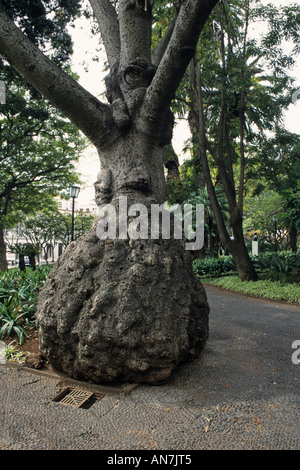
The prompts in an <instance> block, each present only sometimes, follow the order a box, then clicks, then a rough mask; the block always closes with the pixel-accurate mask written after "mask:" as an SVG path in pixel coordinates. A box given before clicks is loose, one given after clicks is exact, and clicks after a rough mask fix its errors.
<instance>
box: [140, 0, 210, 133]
mask: <svg viewBox="0 0 300 470" xmlns="http://www.w3.org/2000/svg"><path fill="white" fill-rule="evenodd" d="M217 3H218V0H186V2H185V3H184V4H183V5H182V7H181V9H180V11H179V14H178V18H177V20H176V24H175V27H174V31H173V34H172V37H171V39H170V41H169V43H168V47H167V49H166V51H165V53H164V56H163V58H162V59H161V61H160V64H159V66H158V69H157V71H156V74H155V76H154V78H153V80H152V82H151V85H150V86H149V87H148V89H147V93H146V97H145V100H144V105H143V107H142V110H141V118H142V121H143V122H142V127H144V128H145V131H147V130H148V129H147V128H149V127H150V129H151V127H153V123H155V121H157V120H158V118H159V117H160V115H161V113H162V111H163V109H164V108H165V107H166V106H168V105H169V104H170V103H171V101H172V99H173V98H174V95H175V92H176V89H177V88H178V86H179V84H180V82H181V80H182V77H183V75H184V73H185V70H186V68H187V66H188V64H189V62H190V60H191V58H192V57H193V55H194V53H195V50H196V46H197V42H198V39H199V36H200V33H201V31H202V29H203V27H204V24H205V22H206V20H207V18H208V16H209V15H210V13H211V11H212V9H213V8H214V6H215V5H216V4H217ZM151 124H152V125H151ZM150 129H149V131H150Z"/></svg>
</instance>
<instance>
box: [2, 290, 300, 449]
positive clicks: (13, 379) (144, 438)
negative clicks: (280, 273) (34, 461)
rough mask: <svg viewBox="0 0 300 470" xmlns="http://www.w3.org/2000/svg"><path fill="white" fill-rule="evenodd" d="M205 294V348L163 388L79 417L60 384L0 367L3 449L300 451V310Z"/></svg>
mask: <svg viewBox="0 0 300 470" xmlns="http://www.w3.org/2000/svg"><path fill="white" fill-rule="evenodd" d="M206 290H207V294H208V298H209V302H210V306H211V314H210V338H209V341H208V344H207V346H206V348H205V350H204V352H203V353H202V355H201V357H199V358H198V359H197V360H195V361H194V362H191V363H188V364H185V365H183V366H182V367H180V368H179V369H178V370H177V371H176V373H174V375H173V377H172V379H171V380H170V382H169V383H168V384H166V385H163V386H146V385H139V386H137V387H136V388H134V389H133V390H131V392H130V393H129V394H124V393H110V392H107V393H105V395H104V397H103V398H102V399H99V400H96V401H95V402H94V403H93V404H92V406H90V407H87V408H78V409H76V408H71V407H67V406H64V405H62V404H60V403H56V402H54V401H53V398H54V397H55V396H56V395H57V393H58V388H57V380H55V379H52V378H46V377H43V376H39V375H35V374H32V373H28V372H24V371H22V370H21V371H20V370H16V369H10V368H8V367H7V366H5V365H1V366H0V386H1V389H0V403H1V407H0V430H1V432H0V449H2V450H12V449H20V450H22V449H33V450H50V449H53V450H92V449H102V450H141V449H142V450H152V451H153V450H155V451H159V450H174V451H176V450H181V451H185V450H202V449H207V450H213V449H216V450H222V449H227V450H239V449H245V450H255V449H268V450H299V449H300V431H299V423H300V420H299V418H300V406H299V405H300V399H299V389H300V388H299V386H300V380H299V379H300V364H294V363H293V362H292V354H293V352H295V350H293V349H292V343H293V342H294V341H295V340H300V328H299V326H300V307H298V306H290V305H287V304H284V303H277V302H268V301H267V302H266V301H262V300H256V299H253V298H252V299H250V298H248V297H245V296H242V295H236V294H232V293H228V292H225V291H221V290H220V289H218V288H213V287H208V286H206ZM299 356H300V354H299ZM299 356H298V357H299Z"/></svg>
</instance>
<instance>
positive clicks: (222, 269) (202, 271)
mask: <svg viewBox="0 0 300 470" xmlns="http://www.w3.org/2000/svg"><path fill="white" fill-rule="evenodd" d="M193 268H194V271H195V273H196V274H197V275H198V276H211V277H217V276H221V275H222V274H224V273H229V272H235V271H236V266H235V262H234V260H233V258H232V256H221V257H220V258H204V259H197V260H195V261H194V263H193Z"/></svg>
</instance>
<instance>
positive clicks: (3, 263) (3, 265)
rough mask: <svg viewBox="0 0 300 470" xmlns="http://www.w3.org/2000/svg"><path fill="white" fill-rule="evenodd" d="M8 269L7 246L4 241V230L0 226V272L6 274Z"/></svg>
mask: <svg viewBox="0 0 300 470" xmlns="http://www.w3.org/2000/svg"><path fill="white" fill-rule="evenodd" d="M7 268H8V266H7V259H6V244H5V241H4V234H3V228H2V226H1V224H0V271H2V272H4V271H6V270H7Z"/></svg>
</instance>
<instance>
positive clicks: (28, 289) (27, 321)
mask: <svg viewBox="0 0 300 470" xmlns="http://www.w3.org/2000/svg"><path fill="white" fill-rule="evenodd" d="M51 269H52V266H50V265H48V266H38V267H37V268H36V270H33V269H31V268H27V269H26V271H21V270H20V269H10V270H8V271H6V272H5V273H2V274H1V275H0V339H1V338H3V337H4V336H6V337H9V336H11V335H12V334H13V333H14V334H16V335H17V337H18V340H19V343H20V344H21V343H22V342H23V340H24V337H25V336H26V327H28V326H30V325H33V324H34V315H35V311H36V302H37V298H38V294H39V290H40V288H41V287H42V286H43V285H44V283H45V281H46V279H47V276H48V274H49V273H50V271H51Z"/></svg>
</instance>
